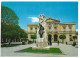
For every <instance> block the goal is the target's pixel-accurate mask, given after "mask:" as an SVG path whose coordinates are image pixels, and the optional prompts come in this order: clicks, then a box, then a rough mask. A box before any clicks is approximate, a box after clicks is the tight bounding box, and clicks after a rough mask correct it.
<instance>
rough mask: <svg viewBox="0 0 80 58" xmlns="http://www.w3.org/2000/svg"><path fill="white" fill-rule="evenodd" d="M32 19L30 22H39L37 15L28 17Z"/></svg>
mask: <svg viewBox="0 0 80 58" xmlns="http://www.w3.org/2000/svg"><path fill="white" fill-rule="evenodd" d="M28 18H30V19H31V20H32V22H39V18H37V17H28Z"/></svg>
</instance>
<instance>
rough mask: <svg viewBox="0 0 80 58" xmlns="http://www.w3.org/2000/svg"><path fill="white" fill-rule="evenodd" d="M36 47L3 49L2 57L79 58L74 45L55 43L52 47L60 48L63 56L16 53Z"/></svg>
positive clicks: (23, 46) (26, 46)
mask: <svg viewBox="0 0 80 58" xmlns="http://www.w3.org/2000/svg"><path fill="white" fill-rule="evenodd" d="M32 46H35V44H29V45H19V46H16V47H2V48H1V56H2V57H6V56H8V57H11V56H18V57H20V56H23V57H26V56H27V57H39V56H40V57H65V56H66V57H77V56H78V48H76V47H74V46H72V45H66V44H59V46H58V44H57V43H53V44H52V46H50V47H54V48H59V49H60V50H61V51H62V54H55V53H48V54H47V53H29V52H16V51H19V50H22V49H25V48H29V47H32Z"/></svg>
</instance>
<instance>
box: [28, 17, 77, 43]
mask: <svg viewBox="0 0 80 58" xmlns="http://www.w3.org/2000/svg"><path fill="white" fill-rule="evenodd" d="M46 23H47V27H46V28H47V40H48V41H51V42H52V43H55V42H57V41H58V40H59V41H60V42H62V40H61V39H60V38H59V36H60V35H61V34H64V35H66V39H65V40H64V42H71V41H73V38H72V37H73V36H74V35H76V24H75V22H71V23H60V20H56V19H53V18H51V17H50V16H49V18H48V19H47V20H46ZM38 28H39V26H38V24H28V26H27V33H28V40H30V41H33V39H31V35H33V34H37V29H38Z"/></svg>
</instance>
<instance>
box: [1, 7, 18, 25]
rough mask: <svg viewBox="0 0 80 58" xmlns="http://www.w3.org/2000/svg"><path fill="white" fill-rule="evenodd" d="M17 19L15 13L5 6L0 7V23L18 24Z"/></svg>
mask: <svg viewBox="0 0 80 58" xmlns="http://www.w3.org/2000/svg"><path fill="white" fill-rule="evenodd" d="M18 20H19V18H18V17H17V15H16V13H15V12H14V11H13V10H12V9H10V8H8V7H5V6H1V22H2V23H14V24H18Z"/></svg>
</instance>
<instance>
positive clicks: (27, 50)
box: [18, 47, 62, 53]
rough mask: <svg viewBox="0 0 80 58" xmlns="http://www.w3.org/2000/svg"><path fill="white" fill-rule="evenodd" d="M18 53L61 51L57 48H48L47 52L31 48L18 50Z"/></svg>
mask: <svg viewBox="0 0 80 58" xmlns="http://www.w3.org/2000/svg"><path fill="white" fill-rule="evenodd" d="M18 52H34V53H62V52H61V50H60V49H59V48H50V49H49V50H40V49H32V47H30V48H26V49H22V50H19V51H18Z"/></svg>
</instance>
